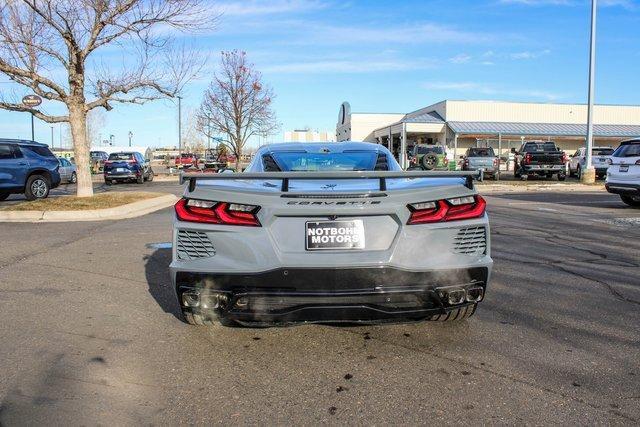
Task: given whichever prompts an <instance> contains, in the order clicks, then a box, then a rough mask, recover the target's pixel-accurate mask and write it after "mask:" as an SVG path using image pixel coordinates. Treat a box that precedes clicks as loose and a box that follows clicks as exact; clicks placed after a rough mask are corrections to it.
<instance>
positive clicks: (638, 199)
mask: <svg viewBox="0 0 640 427" xmlns="http://www.w3.org/2000/svg"><path fill="white" fill-rule="evenodd" d="M620 198H621V199H622V201H623V202H625V203H626V204H627V205H629V206H632V207H634V208H640V196H626V195H624V194H621V195H620Z"/></svg>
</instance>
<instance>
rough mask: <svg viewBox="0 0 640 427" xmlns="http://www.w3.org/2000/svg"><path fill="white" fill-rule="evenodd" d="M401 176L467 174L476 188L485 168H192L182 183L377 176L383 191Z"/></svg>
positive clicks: (284, 181)
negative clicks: (217, 170)
mask: <svg viewBox="0 0 640 427" xmlns="http://www.w3.org/2000/svg"><path fill="white" fill-rule="evenodd" d="M398 178H401V179H402V178H464V179H465V186H466V187H468V188H469V189H473V180H474V179H476V180H478V181H482V179H483V172H482V171H481V170H478V171H340V172H240V173H204V172H191V173H184V172H183V173H181V174H180V184H184V183H185V182H188V183H189V192H192V191H194V190H195V189H196V182H197V181H219V180H226V181H228V180H249V179H251V180H271V179H274V180H282V187H281V191H282V192H283V193H286V192H288V191H289V181H290V180H292V179H302V180H316V179H318V180H321V179H377V180H379V182H380V191H386V190H387V181H386V180H387V179H398Z"/></svg>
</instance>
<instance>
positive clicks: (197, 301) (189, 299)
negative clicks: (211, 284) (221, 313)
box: [182, 290, 229, 310]
mask: <svg viewBox="0 0 640 427" xmlns="http://www.w3.org/2000/svg"><path fill="white" fill-rule="evenodd" d="M228 302H229V297H228V296H227V295H226V294H223V293H220V292H208V291H199V290H188V291H184V292H183V293H182V305H184V306H185V307H190V308H201V309H203V310H210V309H218V308H224V307H225V306H226V305H227V303H228Z"/></svg>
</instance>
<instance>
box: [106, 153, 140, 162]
mask: <svg viewBox="0 0 640 427" xmlns="http://www.w3.org/2000/svg"><path fill="white" fill-rule="evenodd" d="M109 160H135V158H134V157H133V153H111V154H109Z"/></svg>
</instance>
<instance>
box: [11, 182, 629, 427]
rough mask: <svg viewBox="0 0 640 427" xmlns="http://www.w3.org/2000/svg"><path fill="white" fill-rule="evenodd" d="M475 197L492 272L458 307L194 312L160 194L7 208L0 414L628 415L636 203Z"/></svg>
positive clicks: (134, 419) (192, 418)
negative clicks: (175, 286) (105, 216)
mask: <svg viewBox="0 0 640 427" xmlns="http://www.w3.org/2000/svg"><path fill="white" fill-rule="evenodd" d="M130 187H131V188H134V189H139V188H140V187H142V186H140V187H137V186H135V185H123V186H120V187H119V188H120V189H124V188H130ZM116 188H118V187H116ZM145 190H153V191H169V192H173V193H175V194H179V193H180V192H181V189H180V187H178V186H177V185H175V184H170V183H158V184H156V183H153V185H151V186H149V188H145ZM486 199H487V201H488V206H489V212H490V216H491V226H492V233H491V238H492V247H493V259H494V261H495V266H494V273H493V277H492V281H491V283H490V286H489V290H488V293H487V295H486V299H485V301H483V302H482V303H481V304H480V308H479V310H478V312H477V314H476V316H474V317H473V318H471V319H469V320H468V321H466V322H462V323H459V324H437V323H428V322H427V323H412V324H396V325H383V326H366V327H360V326H358V327H354V326H332V325H305V326H297V327H288V328H267V329H255V328H240V327H223V326H214V327H194V326H189V325H187V324H185V323H184V322H183V321H181V319H180V316H179V314H178V312H179V308H178V306H177V302H176V301H175V299H174V294H173V290H172V289H171V286H170V280H169V276H168V264H169V261H170V250H169V249H167V248H166V245H162V244H160V245H156V244H157V243H164V242H168V241H170V236H171V209H166V210H163V211H159V212H156V213H153V214H149V215H146V216H144V217H140V218H135V219H131V220H123V221H117V222H96V223H63V224H51V223H50V224H28V223H24V224H16V223H14V224H6V223H5V224H0V236H2V243H3V244H2V245H0V343H2V344H1V345H0V373H1V375H0V424H1V425H17V424H20V425H22V424H47V425H56V424H72V425H79V424H85V425H86V424H88V425H95V424H110V425H113V424H116V425H117V424H178V423H180V424H207V425H209V424H231V423H232V424H246V423H252V424H275V423H278V424H317V423H322V422H329V423H349V424H414V423H424V424H440V423H450V424H459V423H469V424H480V423H491V424H494V423H509V424H523V423H527V424H569V423H571V424H574V423H579V424H602V423H607V424H637V423H639V422H640V327H639V326H640V227H639V225H640V210H634V209H631V208H627V207H626V206H625V205H624V204H623V203H621V202H620V201H619V199H618V198H617V197H616V196H612V195H609V194H607V193H603V192H594V193H576V192H572V193H568V194H558V193H543V192H528V193H526V194H518V193H509V194H502V195H501V194H492V195H488V196H487V197H486ZM416 256H419V254H416Z"/></svg>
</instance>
